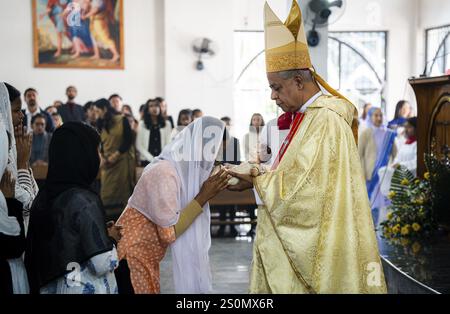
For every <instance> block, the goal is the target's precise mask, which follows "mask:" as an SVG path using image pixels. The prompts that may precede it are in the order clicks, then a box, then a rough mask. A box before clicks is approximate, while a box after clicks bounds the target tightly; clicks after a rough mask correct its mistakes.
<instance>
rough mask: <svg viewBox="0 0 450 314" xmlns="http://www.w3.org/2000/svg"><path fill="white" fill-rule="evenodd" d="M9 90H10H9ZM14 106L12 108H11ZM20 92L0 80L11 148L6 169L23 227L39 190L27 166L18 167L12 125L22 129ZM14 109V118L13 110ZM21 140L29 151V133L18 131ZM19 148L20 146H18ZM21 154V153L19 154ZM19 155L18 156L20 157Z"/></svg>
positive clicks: (2, 112)
mask: <svg viewBox="0 0 450 314" xmlns="http://www.w3.org/2000/svg"><path fill="white" fill-rule="evenodd" d="M9 91H11V92H9ZM13 93H14V94H13ZM12 98H14V102H13V104H14V106H12V104H11V99H12ZM13 107H14V108H13ZM20 109H21V101H20V92H19V91H17V90H16V89H15V88H14V87H12V86H11V85H8V84H6V83H2V82H0V118H1V119H3V122H4V124H5V127H6V130H7V131H8V133H9V134H10V135H11V136H10V140H11V149H10V151H9V157H8V170H9V171H10V172H11V173H12V175H13V178H14V179H15V180H16V193H15V194H16V196H15V197H16V199H17V200H18V201H20V202H21V203H22V204H23V208H24V219H25V221H24V222H25V229H26V228H27V224H28V218H29V209H30V207H31V205H32V203H33V201H34V198H35V197H36V195H37V193H38V192H39V189H38V186H37V184H36V181H35V180H34V178H33V173H32V171H31V169H30V168H29V167H21V168H20V169H19V167H18V153H17V146H16V139H15V136H14V135H15V134H14V127H18V128H20V130H22V129H21V128H22V119H23V114H22V112H21V110H20ZM13 111H14V118H13V113H12V112H13ZM19 136H21V140H22V141H23V142H24V143H25V146H26V147H23V150H25V151H29V150H30V149H31V139H32V135H31V134H22V132H20V135H19ZM19 148H22V146H21V147H19ZM20 156H21V155H20ZM20 156H19V157H20ZM25 159H26V160H25V161H26V164H28V159H29V152H28V155H27V154H25Z"/></svg>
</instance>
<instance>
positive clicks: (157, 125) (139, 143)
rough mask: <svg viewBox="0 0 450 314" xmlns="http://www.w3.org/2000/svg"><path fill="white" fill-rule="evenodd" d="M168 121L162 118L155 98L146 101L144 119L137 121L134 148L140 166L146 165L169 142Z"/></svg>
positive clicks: (170, 129) (169, 130) (169, 128)
mask: <svg viewBox="0 0 450 314" xmlns="http://www.w3.org/2000/svg"><path fill="white" fill-rule="evenodd" d="M171 131H172V128H171V127H170V123H168V122H167V121H166V119H164V117H163V115H162V112H161V107H160V106H159V103H158V102H157V101H155V100H152V99H150V100H149V101H147V104H146V109H145V111H144V119H143V120H141V121H139V126H138V131H137V138H136V149H137V151H138V152H139V156H140V162H141V166H147V165H148V164H149V163H150V162H152V161H153V159H154V158H155V157H157V156H158V155H159V154H161V151H162V150H163V148H164V147H165V146H166V145H167V144H169V143H170V133H171Z"/></svg>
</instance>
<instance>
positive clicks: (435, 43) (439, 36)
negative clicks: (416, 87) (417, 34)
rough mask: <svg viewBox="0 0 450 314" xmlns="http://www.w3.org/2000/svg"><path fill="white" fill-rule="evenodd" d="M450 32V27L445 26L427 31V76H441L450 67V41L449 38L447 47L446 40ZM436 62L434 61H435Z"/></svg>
mask: <svg viewBox="0 0 450 314" xmlns="http://www.w3.org/2000/svg"><path fill="white" fill-rule="evenodd" d="M449 32H450V26H443V27H440V28H436V29H430V30H427V43H426V45H427V48H426V49H427V60H426V63H427V74H428V75H429V76H439V75H443V74H445V71H446V70H447V69H448V68H449V67H450V63H449V60H450V58H449V57H448V53H450V43H449V42H450V39H449V38H448V37H447V40H446V42H445V45H444V44H442V43H443V40H444V38H445V37H446V36H447V34H448V33H449ZM433 60H434V61H433Z"/></svg>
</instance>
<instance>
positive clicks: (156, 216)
mask: <svg viewBox="0 0 450 314" xmlns="http://www.w3.org/2000/svg"><path fill="white" fill-rule="evenodd" d="M223 132H224V124H223V123H222V122H221V121H219V120H218V119H215V118H212V117H205V118H201V119H198V120H196V122H194V123H192V124H190V125H189V126H188V127H187V128H186V129H184V130H183V131H182V132H181V133H180V134H179V135H178V136H177V137H176V138H175V139H174V141H173V142H171V143H170V144H169V145H168V146H166V147H165V148H164V149H163V151H162V153H161V154H160V155H159V156H158V157H156V158H155V159H154V160H153V161H152V163H151V164H150V165H148V166H147V167H146V168H145V170H144V173H143V175H142V177H141V178H140V180H139V182H138V183H137V185H136V188H135V190H134V192H133V195H132V196H131V198H130V200H129V202H128V206H127V209H125V211H124V213H123V215H122V217H121V218H120V219H119V221H118V222H117V224H118V225H121V226H123V229H122V234H123V237H122V239H121V240H120V242H119V258H120V259H121V260H126V261H127V263H128V265H129V268H130V274H131V281H132V284H133V288H134V291H135V292H136V293H159V292H160V282H159V263H160V262H161V260H162V259H163V257H164V255H165V252H166V250H167V248H168V246H169V245H170V247H171V252H172V263H173V265H172V269H173V278H174V283H175V293H208V292H211V289H212V285H211V271H210V265H209V257H208V251H209V248H210V246H211V234H210V222H211V221H210V220H211V218H210V211H209V204H208V201H209V200H210V199H211V198H213V197H214V196H215V195H216V194H217V193H218V192H220V191H221V190H223V189H225V188H226V186H227V182H228V179H229V178H230V176H229V175H228V174H227V172H225V171H223V170H222V171H221V172H219V173H218V174H216V175H214V176H212V177H210V174H211V171H212V169H213V166H214V160H215V158H216V157H217V152H218V150H219V146H220V143H221V141H222V134H223ZM208 177H209V179H208ZM156 180H157V181H156Z"/></svg>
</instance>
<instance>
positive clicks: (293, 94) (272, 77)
mask: <svg viewBox="0 0 450 314" xmlns="http://www.w3.org/2000/svg"><path fill="white" fill-rule="evenodd" d="M267 79H268V81H269V84H270V88H271V90H272V94H271V98H272V100H275V101H276V103H277V106H279V107H280V108H281V109H282V110H283V111H284V112H297V111H298V110H299V109H300V107H301V106H302V105H303V89H301V88H300V86H299V84H298V82H297V81H296V80H295V79H294V78H291V79H283V78H282V77H280V75H279V74H278V73H267Z"/></svg>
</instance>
